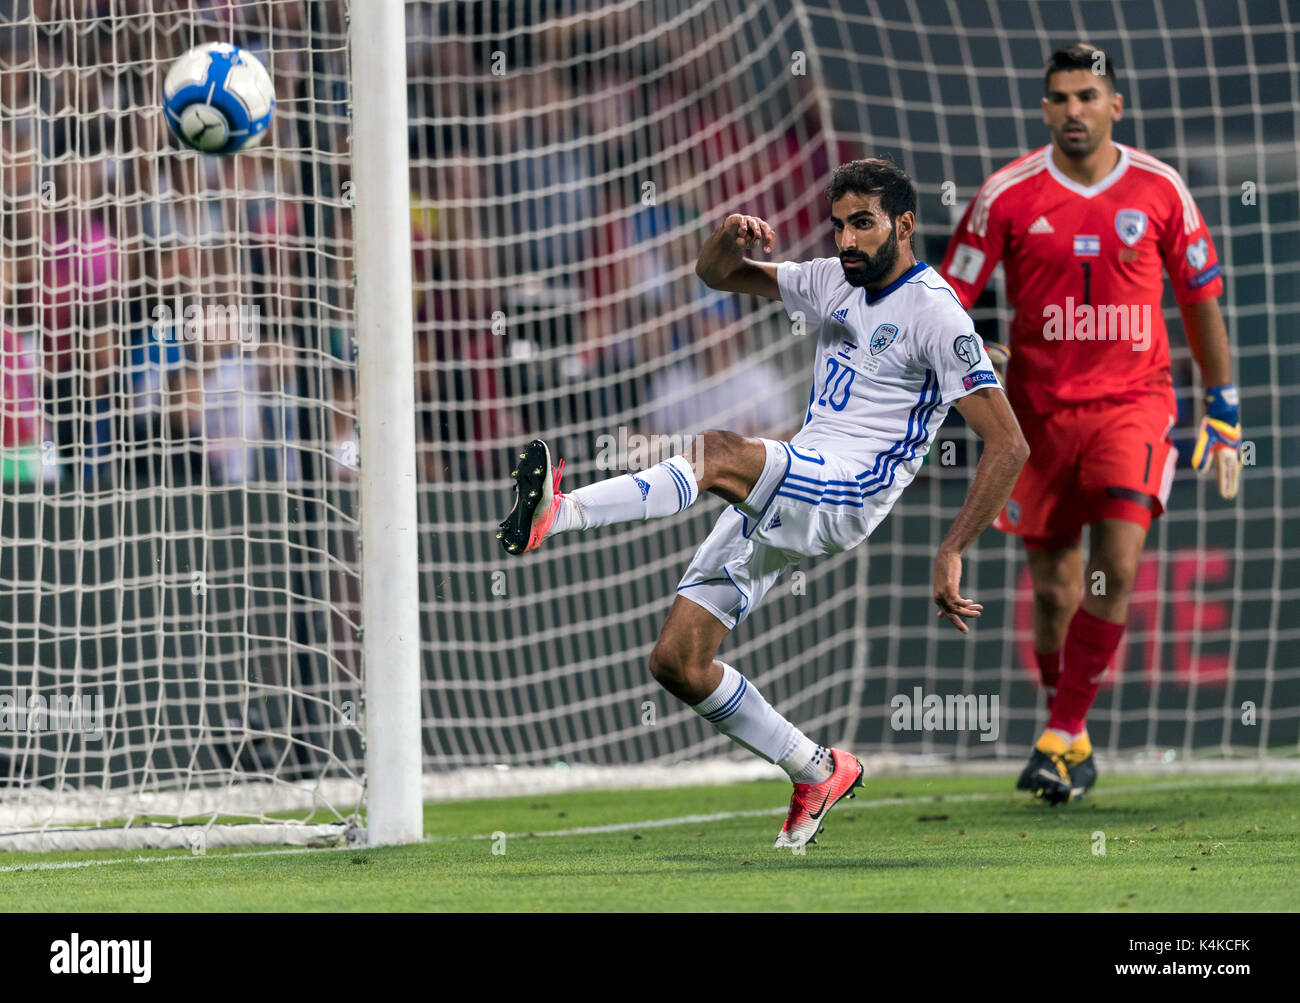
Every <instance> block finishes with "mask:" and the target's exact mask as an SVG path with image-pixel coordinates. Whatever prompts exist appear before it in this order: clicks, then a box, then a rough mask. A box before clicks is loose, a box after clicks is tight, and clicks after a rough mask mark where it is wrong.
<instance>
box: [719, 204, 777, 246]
mask: <svg viewBox="0 0 1300 1003" xmlns="http://www.w3.org/2000/svg"><path fill="white" fill-rule="evenodd" d="M722 226H723V228H724V229H725V230H726V231H727V235H728V236H729V237H731V238H733V239H734V240H735V242H736V244H735V246H737V247H741V248H744V249H745V250H747V251H748V250H752V249H753V248H755V247H758V246H759V245H760V244H761V245H762V247H763V253H764V254H771V253H772V248H774V247H776V231H775V230H773V229H772V228H771V227H770V226H768V225H767V224H766V223H765V222H763V220H761V219H759V218H758V217H757V216H746V215H744V214H743V213H738V212H733V213H732V214H731V215H730V216H728V217H727V218H726V220H725V221H724V222H723V224H722Z"/></svg>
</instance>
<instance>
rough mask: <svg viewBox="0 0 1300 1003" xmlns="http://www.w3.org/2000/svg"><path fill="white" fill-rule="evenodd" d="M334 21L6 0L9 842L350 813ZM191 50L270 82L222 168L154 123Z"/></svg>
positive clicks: (250, 829) (348, 466)
mask: <svg viewBox="0 0 1300 1003" xmlns="http://www.w3.org/2000/svg"><path fill="white" fill-rule="evenodd" d="M346 31H347V24H346V20H345V10H344V6H343V5H342V4H315V3H299V2H258V3H248V2H243V3H230V4H225V3H223V4H219V5H217V4H206V3H193V2H171V0H151V2H148V3H134V2H125V0H100V2H94V3H84V2H82V0H3V2H0V199H2V201H0V227H2V229H0V290H2V291H3V314H2V315H0V327H2V328H3V354H2V356H0V367H2V368H3V384H2V389H3V401H2V405H0V433H2V434H3V442H2V445H3V480H2V483H0V522H2V524H3V542H2V543H0V651H3V655H2V656H0V845H3V846H7V847H17V848H54V847H58V846H74V845H75V846H99V845H122V844H129V845H149V846H153V845H179V846H188V847H191V848H201V847H203V846H205V845H208V844H210V843H213V842H219V841H220V842H226V841H236V842H245V841H263V840H268V839H269V840H273V841H291V842H308V841H312V840H320V839H333V838H338V837H339V836H340V835H341V834H343V833H344V832H346V830H347V828H348V826H349V821H350V820H353V818H354V816H355V814H356V811H357V807H358V804H359V803H360V800H361V796H362V786H363V785H362V770H361V761H362V736H361V731H360V721H361V714H360V708H361V701H362V684H361V659H360V641H359V630H360V622H359V621H360V616H359V609H360V603H359V594H360V593H359V575H358V561H357V548H358V544H357V524H358V514H357V497H356V495H357V492H356V480H357V464H358V456H357V435H356V431H355V428H354V422H355V404H356V393H355V386H354V358H353V320H352V261H351V257H352V252H351V236H350V233H351V220H350V209H349V207H348V204H347V192H346V190H345V187H344V185H345V182H346V181H347V179H348V178H349V176H350V175H349V149H348V135H349V122H348V86H347V81H348V59H347V34H346ZM211 41H222V42H233V43H235V44H237V45H240V46H243V47H244V48H246V49H247V50H249V51H251V52H253V53H255V54H256V55H258V56H259V57H260V58H261V60H262V62H263V63H264V64H265V65H266V67H267V69H268V70H269V71H270V73H271V75H272V78H273V80H274V82H275V90H276V98H277V101H278V106H277V109H276V113H275V117H274V120H273V123H272V126H271V134H270V135H269V136H267V137H266V138H265V140H264V141H263V142H262V144H261V145H260V146H258V147H256V148H255V149H251V150H249V151H247V152H245V153H242V154H240V155H239V156H236V157H229V158H224V157H205V156H202V155H200V154H198V153H195V152H192V151H187V150H184V149H183V148H182V147H181V146H180V145H179V144H178V143H177V142H176V140H174V139H173V138H172V137H171V136H170V134H169V132H168V129H167V126H166V123H165V120H164V117H163V112H162V107H161V101H162V83H163V77H164V76H165V75H166V73H167V70H168V68H169V66H170V65H171V64H172V62H173V61H174V60H175V59H176V58H177V57H178V56H180V55H181V54H182V53H183V52H185V51H186V50H188V49H189V48H191V47H193V46H195V45H199V44H202V43H205V42H211ZM286 817H288V818H291V819H292V824H290V825H285V824H283V819H284V818H286ZM182 823H189V824H190V825H189V826H188V827H187V826H185V825H182ZM353 824H355V822H354V821H353Z"/></svg>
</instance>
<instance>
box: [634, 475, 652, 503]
mask: <svg viewBox="0 0 1300 1003" xmlns="http://www.w3.org/2000/svg"><path fill="white" fill-rule="evenodd" d="M632 480H634V481H636V486H637V487H639V488H640V489H641V500H642V501H645V500H646V497H647V496H648V495H649V494H650V485H649V484H648V483H647V482H645V481H643V480H641V478H640V477H633V478H632Z"/></svg>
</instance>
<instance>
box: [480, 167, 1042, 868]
mask: <svg viewBox="0 0 1300 1003" xmlns="http://www.w3.org/2000/svg"><path fill="white" fill-rule="evenodd" d="M826 198H827V201H829V202H830V207H831V216H830V220H831V224H832V226H833V227H834V231H835V243H836V246H837V248H838V251H839V256H838V257H837V258H836V257H830V258H817V259H815V260H813V261H806V262H792V261H786V262H783V263H781V264H780V265H776V264H771V263H767V262H762V261H756V260H752V259H750V258H746V257H745V256H744V254H743V251H744V250H746V249H751V248H755V247H758V246H760V245H761V246H762V247H763V249H764V251H765V252H770V251H771V250H772V248H773V247H774V246H775V241H776V235H775V233H774V232H773V230H772V228H771V227H770V226H768V224H767V223H765V222H764V221H763V220H761V219H758V218H756V217H753V216H745V215H742V214H733V215H731V216H728V217H727V219H726V221H725V222H724V223H723V225H722V227H721V229H719V230H718V231H717V233H715V234H714V235H713V236H712V237H711V238H709V240H708V241H707V242H706V243H705V245H704V248H703V249H702V250H701V252H700V258H699V263H698V264H697V266H696V273H697V274H698V275H699V276H700V278H701V279H703V280H704V282H705V283H706V284H707V285H709V286H710V287H711V288H713V289H720V290H727V291H731V292H739V293H749V294H752V295H756V296H763V297H766V298H768V299H773V300H777V299H779V300H781V301H782V302H783V303H784V304H785V308H786V310H787V312H788V313H789V314H790V317H791V319H792V320H793V321H795V322H802V323H803V324H804V325H806V331H807V333H808V334H811V335H815V337H816V344H817V357H816V360H815V362H814V367H813V383H812V389H811V390H810V391H809V395H808V408H807V413H806V414H805V416H804V424H803V427H802V428H801V429H800V430H799V432H798V434H796V435H795V436H794V438H793V439H791V440H790V441H789V442H781V441H778V440H775V439H761V438H752V437H746V436H741V435H737V434H735V433H733V432H725V431H716V430H715V431H708V432H705V433H704V434H703V435H701V436H698V437H696V439H695V443H694V445H693V447H692V448H691V449H690V450H688V452H687V453H685V454H682V455H680V456H674V457H672V458H671V459H669V460H665V461H664V462H663V463H660V464H658V465H656V466H654V467H651V468H650V469H648V470H643V471H638V472H637V473H635V474H625V475H623V476H620V477H612V478H609V479H607V480H604V481H599V482H597V483H595V484H592V485H588V486H587V487H584V488H579V489H578V490H576V491H573V492H571V493H568V494H565V493H564V492H561V491H560V489H559V485H560V476H561V472H562V471H563V468H564V462H563V461H562V460H561V461H560V463H559V466H558V468H556V469H555V470H554V472H552V469H551V459H550V453H549V451H548V449H547V447H546V444H545V443H544V442H542V441H541V440H540V439H538V440H534V441H533V442H531V443H530V444H529V445H528V446H527V447H525V449H524V451H523V452H522V453H520V455H519V459H520V463H519V465H518V468H517V469H516V471H515V477H516V478H517V481H516V500H515V506H514V509H513V510H512V511H511V513H510V515H509V516H508V517H507V518H506V519H505V521H503V522H502V523H501V527H500V531H499V532H498V534H497V537H498V539H500V540H501V542H502V545H503V546H504V547H505V548H506V550H507V551H508V552H510V553H512V554H522V553H526V552H527V551H529V550H533V549H535V548H536V547H538V546H539V545H540V544H541V542H542V540H543V539H545V538H546V537H547V536H550V535H552V534H554V533H560V532H572V531H578V530H583V529H591V528H594V527H596V526H605V525H610V524H612V523H617V522H631V521H640V520H644V519H650V518H656V517H664V516H669V515H673V514H675V513H677V512H680V511H682V510H683V509H685V508H687V507H688V506H690V505H691V504H693V503H694V502H695V500H696V499H697V498H698V497H699V494H700V492H702V491H712V492H713V493H714V494H716V495H718V496H720V497H722V498H723V499H725V500H726V501H728V502H730V503H731V505H730V506H729V507H728V508H726V509H725V510H724V511H723V512H722V515H721V516H720V517H719V519H718V522H717V524H716V525H715V526H714V528H713V531H712V532H711V533H710V534H709V536H708V538H707V539H706V540H705V541H704V544H703V545H702V546H701V547H700V549H699V551H698V552H697V553H696V554H695V557H694V559H693V560H692V561H691V563H690V566H689V567H688V568H687V569H686V573H685V575H683V577H682V580H681V583H680V584H679V585H678V587H677V599H676V601H675V602H674V604H673V607H672V609H671V611H670V612H669V615H668V619H667V621H666V622H665V624H664V627H663V630H662V632H661V633H660V636H659V641H658V643H657V644H656V646H655V648H654V651H653V653H652V654H651V657H650V671H651V673H652V674H653V675H654V677H655V679H656V680H658V682H659V683H660V684H661V685H663V686H664V687H665V688H666V689H667V690H668V691H669V692H670V693H672V694H674V695H675V696H677V697H679V698H680V699H682V700H684V701H685V702H686V703H688V704H690V705H691V707H692V708H693V709H694V710H695V711H696V712H697V713H698V714H700V715H701V716H702V717H704V718H705V719H706V720H708V721H709V722H710V723H712V724H713V725H714V726H715V727H716V728H717V729H718V730H719V731H721V732H723V733H724V734H726V735H728V736H729V737H730V738H732V739H733V740H734V741H736V742H738V743H739V744H741V745H743V746H745V747H746V748H748V749H750V750H751V751H752V752H755V753H756V754H758V755H760V756H762V757H763V758H765V759H768V760H770V761H772V762H774V763H777V764H778V765H779V766H781V768H782V769H784V770H785V772H786V773H787V775H788V776H789V777H790V779H791V781H792V782H793V783H794V794H793V796H792V797H791V801H790V811H789V813H788V815H787V817H786V821H785V825H784V826H783V827H782V830H781V834H780V836H779V837H778V838H777V841H776V845H777V846H778V847H780V846H790V847H794V848H796V849H797V848H801V847H803V846H805V845H806V844H808V843H809V842H814V841H815V837H816V835H817V834H818V833H819V832H820V831H821V829H822V820H823V819H824V817H825V814H826V812H828V811H829V810H830V809H831V807H833V806H834V804H835V803H836V802H837V801H839V800H840V799H841V798H843V797H846V796H847V797H852V796H853V793H852V792H853V789H854V788H855V787H857V786H859V785H860V784H861V780H862V764H861V763H860V762H859V761H858V760H857V759H856V758H855V757H854V756H852V755H851V754H849V753H847V752H844V751H842V750H839V749H827V748H825V747H823V746H820V745H818V744H817V743H815V742H813V741H812V740H811V739H809V738H808V737H806V736H805V735H804V734H803V733H802V732H801V731H800V730H799V729H798V728H796V727H795V726H794V725H793V724H792V723H790V722H789V721H787V720H786V719H785V718H784V717H782V716H781V715H780V714H778V713H777V712H776V711H775V710H774V709H773V708H772V707H771V705H770V704H768V703H767V701H766V700H765V699H764V698H763V696H762V694H761V693H760V692H759V691H758V689H757V688H756V687H755V686H754V685H753V684H752V683H751V682H750V681H749V680H748V679H746V678H745V677H744V676H742V675H741V674H740V673H739V672H737V671H736V669H734V668H732V667H731V666H730V665H728V664H726V663H725V662H722V661H719V660H718V659H717V658H716V657H715V656H716V655H717V652H718V648H719V646H720V645H721V643H722V639H723V638H724V637H725V636H726V634H727V632H728V631H730V630H732V629H733V628H734V627H736V625H737V624H739V623H740V621H741V620H743V619H744V618H745V617H746V616H748V615H749V613H750V612H751V611H752V610H753V609H754V608H755V607H756V606H757V605H758V604H759V602H761V601H762V599H763V596H764V595H765V594H766V593H767V591H768V590H769V589H770V588H771V587H772V586H773V584H775V582H776V580H777V579H778V578H779V577H780V574H781V571H782V570H783V569H784V568H785V567H786V565H788V564H790V563H792V562H794V561H798V560H800V559H802V558H804V557H816V556H820V555H822V554H833V553H838V552H839V551H843V550H847V549H849V548H850V547H855V546H857V545H858V544H860V543H862V541H863V540H865V539H866V538H867V537H868V536H870V535H871V532H872V530H874V529H875V528H876V526H877V525H878V524H879V523H880V521H881V520H882V519H884V517H885V516H886V515H887V514H888V512H889V510H890V508H891V507H892V506H893V504H894V502H895V501H896V500H897V498H898V496H899V494H900V493H902V491H903V489H904V488H905V487H906V486H907V485H908V484H909V483H910V482H911V480H912V478H913V477H914V476H915V475H916V471H917V470H918V469H919V468H920V466H921V462H922V460H923V458H924V457H925V454H926V452H927V451H928V450H929V448H930V442H931V440H932V438H933V435H934V433H935V432H936V431H937V430H938V428H939V426H940V425H941V424H943V420H944V416H945V415H946V414H947V412H948V408H949V406H950V405H954V404H955V405H956V406H957V409H958V410H959V411H960V412H961V414H962V417H963V418H964V419H965V420H966V423H967V424H968V425H969V426H970V427H971V428H972V429H973V430H974V431H975V432H976V434H977V435H979V436H980V437H981V438H982V439H983V441H984V450H983V454H982V456H981V458H980V462H979V466H978V468H977V470H976V472H975V477H974V479H973V481H972V483H971V487H970V490H969V492H968V494H967V497H966V501H965V504H964V505H963V506H962V509H961V511H960V512H959V513H958V514H957V517H956V519H954V521H953V524H952V526H951V528H950V529H949V531H948V533H947V535H946V537H945V538H944V541H943V543H942V544H941V545H940V548H939V553H938V555H937V557H936V560H935V569H934V601H935V603H936V604H937V605H938V606H939V614H938V615H939V616H941V617H946V618H947V619H948V620H949V621H951V622H952V623H953V624H954V625H955V626H956V627H957V629H958V630H960V631H961V632H962V633H966V632H967V629H968V628H967V626H966V624H965V622H964V618H971V617H978V616H979V615H980V610H981V609H982V608H983V607H981V606H980V605H979V604H978V603H975V602H972V601H971V600H969V599H965V598H962V597H961V596H960V595H959V592H958V588H959V585H960V581H961V555H962V553H963V552H964V551H965V550H966V548H967V547H968V546H969V545H970V544H971V543H972V542H973V541H974V540H975V538H976V537H977V536H979V534H980V533H981V532H983V530H984V529H985V528H986V527H988V525H989V524H990V523H991V522H992V521H993V518H994V517H995V516H996V515H997V513H998V512H999V511H1001V509H1002V507H1003V505H1005V504H1006V500H1007V498H1008V497H1009V496H1010V493H1011V489H1012V486H1013V485H1014V484H1015V482H1016V477H1017V475H1018V474H1019V472H1020V468H1021V467H1022V466H1023V464H1024V462H1025V459H1026V458H1027V457H1028V455H1029V447H1028V445H1027V444H1026V443H1025V440H1024V437H1023V436H1022V435H1021V433H1020V427H1019V425H1018V424H1017V423H1016V419H1015V416H1014V415H1013V414H1012V411H1011V408H1010V406H1009V405H1008V404H1007V400H1006V397H1005V395H1004V394H1003V392H1002V389H1001V387H1000V385H999V384H998V379H997V376H996V375H995V374H994V371H993V364H992V363H991V362H990V361H989V357H988V355H987V354H986V353H985V351H984V346H983V344H982V342H981V341H980V338H979V336H978V335H977V334H976V333H975V330H974V326H973V325H972V323H971V319H970V316H969V315H968V314H967V313H966V311H965V310H964V309H962V307H961V304H960V303H959V302H958V301H957V298H956V296H955V295H954V294H953V291H952V289H951V288H950V287H949V286H948V284H947V283H946V282H944V280H943V279H941V278H940V277H939V275H938V273H937V272H935V271H934V269H932V268H930V267H929V266H928V265H926V264H925V263H924V262H918V261H917V260H916V258H915V256H914V254H913V252H912V248H911V237H912V233H913V231H914V228H915V220H916V190H915V188H914V187H913V186H912V182H911V179H910V178H908V177H907V175H906V174H905V173H903V171H902V170H901V169H900V168H899V167H897V166H896V165H895V164H893V163H892V162H890V161H887V160H875V159H873V160H857V161H853V162H851V163H847V164H844V165H842V166H840V167H839V168H838V169H837V170H836V171H835V173H834V175H833V176H832V179H831V182H830V185H829V186H828V187H827V190H826ZM810 340H811V339H810Z"/></svg>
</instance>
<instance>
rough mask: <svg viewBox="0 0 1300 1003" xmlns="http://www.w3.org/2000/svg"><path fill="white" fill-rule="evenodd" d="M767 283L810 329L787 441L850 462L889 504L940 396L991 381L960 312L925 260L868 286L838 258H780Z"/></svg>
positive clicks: (910, 472)
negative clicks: (799, 409) (799, 406)
mask: <svg viewBox="0 0 1300 1003" xmlns="http://www.w3.org/2000/svg"><path fill="white" fill-rule="evenodd" d="M777 282H778V284H779V285H780V287H781V299H782V301H783V302H784V304H785V308H786V311H787V312H788V313H789V314H790V316H791V319H792V320H796V321H798V320H800V319H802V320H803V322H804V323H805V324H807V325H808V332H807V333H808V334H815V335H816V338H817V360H816V363H815V364H814V367H813V385H812V390H811V391H810V393H809V395H808V411H807V414H806V415H805V417H804V423H803V428H801V429H800V430H799V432H798V434H797V435H795V437H794V438H793V439H792V440H791V441H790V445H791V446H794V447H796V448H800V447H805V448H808V447H811V448H813V449H815V450H817V451H819V452H823V453H831V454H834V455H836V456H839V457H841V458H844V459H846V460H848V461H850V465H851V466H853V467H854V470H853V473H854V474H855V476H856V480H857V481H858V482H859V483H860V484H861V486H862V488H863V495H864V497H870V496H871V495H875V496H876V497H875V498H874V499H872V500H873V501H875V502H877V503H883V504H885V505H888V504H890V503H892V501H893V499H895V498H897V497H898V494H899V493H900V492H901V491H902V489H903V488H904V487H905V486H906V485H907V484H909V483H910V482H911V480H912V478H913V477H914V476H915V475H916V472H917V470H918V469H920V467H921V462H922V460H923V459H924V457H925V454H926V453H927V452H928V451H929V449H930V442H931V439H932V437H933V435H934V433H935V432H936V431H938V428H939V426H940V425H942V424H943V419H944V417H945V416H946V415H947V413H948V407H949V405H951V404H952V402H953V401H955V400H957V399H959V398H961V397H964V396H965V395H966V394H969V393H972V392H974V391H976V390H979V389H982V388H983V387H996V386H999V383H998V378H997V376H996V375H995V374H994V372H993V363H992V362H991V361H990V360H989V357H988V353H987V352H985V350H984V343H983V341H981V339H980V337H979V335H977V334H976V333H975V327H974V324H972V322H971V319H970V315H969V314H968V313H966V311H965V310H964V309H962V306H961V303H959V302H958V300H957V297H956V295H955V294H954V293H953V291H952V287H950V286H949V285H948V283H947V282H945V281H944V280H943V279H942V278H940V276H939V273H938V272H936V271H935V270H934V269H933V268H931V267H930V266H929V265H927V264H925V262H918V263H917V264H916V265H915V266H914V267H913V268H911V269H910V270H909V271H907V272H905V273H904V274H903V275H901V276H899V278H898V279H897V280H896V281H894V282H892V283H890V284H889V285H888V286H886V287H885V288H884V289H881V290H880V291H879V292H874V293H872V292H868V291H867V290H866V289H863V288H861V287H857V286H852V285H850V284H849V283H848V282H847V281H845V278H844V268H843V266H842V265H841V264H840V260H839V258H817V259H815V260H813V261H804V262H794V261H786V262H783V263H782V264H781V265H780V267H779V268H778V269H777ZM859 471H860V473H859Z"/></svg>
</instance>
